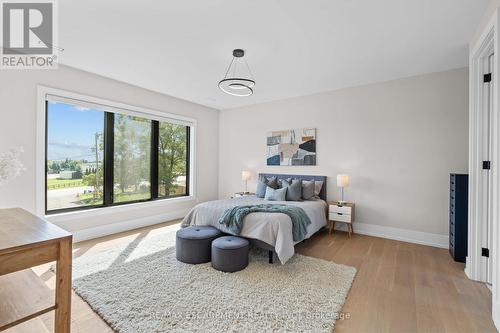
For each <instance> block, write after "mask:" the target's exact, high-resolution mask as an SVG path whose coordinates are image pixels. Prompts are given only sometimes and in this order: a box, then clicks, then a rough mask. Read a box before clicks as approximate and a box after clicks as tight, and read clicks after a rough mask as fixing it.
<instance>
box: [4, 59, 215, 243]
mask: <svg viewBox="0 0 500 333" xmlns="http://www.w3.org/2000/svg"><path fill="white" fill-rule="evenodd" d="M39 84H40V85H44V86H49V87H53V88H59V89H64V90H69V91H73V92H76V93H80V94H84V95H89V96H95V97H100V98H104V99H108V100H112V101H117V102H122V103H127V104H131V105H135V106H141V107H145V108H150V109H154V110H158V111H165V112H169V113H173V114H179V115H183V116H187V117H191V118H195V119H196V120H197V130H196V131H197V132H196V153H197V155H196V162H197V184H196V186H197V201H206V200H212V199H216V198H217V184H218V137H217V135H216V134H215V133H217V132H218V128H219V123H218V121H219V112H218V111H217V110H214V109H210V108H207V107H204V106H201V105H197V104H194V103H190V102H187V101H183V100H180V99H177V98H173V97H170V96H166V95H163V94H159V93H155V92H152V91H149V90H146V89H142V88H138V87H136V86H133V85H129V84H126V83H123V82H118V81H115V80H112V79H108V78H105V77H102V76H98V75H95V74H91V73H88V72H84V71H81V70H77V69H74V68H70V67H66V66H60V67H59V69H58V70H28V71H21V70H4V71H1V74H0V114H1V121H0V153H1V152H3V151H5V150H6V149H8V148H9V147H18V146H22V147H23V148H24V150H25V152H24V154H23V155H22V158H21V159H22V162H23V164H24V166H25V167H26V170H25V171H24V172H23V174H22V175H21V176H20V177H19V178H16V179H15V180H10V181H8V182H7V183H5V184H1V185H0V208H7V207H22V208H25V209H27V210H29V211H31V212H34V211H35V140H36V130H35V129H36V93H37V85H39ZM195 203H196V201H190V202H182V203H179V202H176V201H172V202H167V201H165V202H162V203H161V204H158V205H155V206H154V207H153V208H151V207H148V208H147V209H144V208H143V207H141V205H136V206H133V207H129V208H127V209H123V208H122V207H114V208H113V212H112V213H109V214H105V215H102V214H88V215H87V216H79V217H74V218H71V219H69V220H68V219H67V217H65V218H60V217H59V218H58V217H50V218H49V220H52V221H54V222H55V223H56V224H59V225H60V226H62V227H64V228H65V229H67V230H69V231H73V232H74V231H78V237H77V238H80V239H81V238H89V237H94V236H97V235H100V234H105V233H113V232H116V231H120V230H124V229H128V228H133V227H138V226H142V225H147V224H153V223H159V222H163V221H166V220H170V219H174V218H179V217H182V216H184V214H185V213H186V212H187V210H188V209H189V208H190V207H191V206H193V205H194V204H195Z"/></svg>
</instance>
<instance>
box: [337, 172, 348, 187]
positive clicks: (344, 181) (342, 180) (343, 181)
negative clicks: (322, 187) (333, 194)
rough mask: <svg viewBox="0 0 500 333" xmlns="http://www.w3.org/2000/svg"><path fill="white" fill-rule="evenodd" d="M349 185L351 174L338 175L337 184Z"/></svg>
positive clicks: (339, 185) (340, 185) (341, 185)
mask: <svg viewBox="0 0 500 333" xmlns="http://www.w3.org/2000/svg"><path fill="white" fill-rule="evenodd" d="M348 185H349V175H345V174H343V175H337V186H338V187H346V186H348Z"/></svg>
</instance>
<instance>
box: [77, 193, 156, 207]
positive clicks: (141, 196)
mask: <svg viewBox="0 0 500 333" xmlns="http://www.w3.org/2000/svg"><path fill="white" fill-rule="evenodd" d="M149 198H151V195H150V194H149V192H146V193H115V195H114V202H126V201H137V200H147V199H149ZM80 201H82V202H83V203H84V204H85V205H98V204H102V198H94V197H93V194H92V193H87V194H80Z"/></svg>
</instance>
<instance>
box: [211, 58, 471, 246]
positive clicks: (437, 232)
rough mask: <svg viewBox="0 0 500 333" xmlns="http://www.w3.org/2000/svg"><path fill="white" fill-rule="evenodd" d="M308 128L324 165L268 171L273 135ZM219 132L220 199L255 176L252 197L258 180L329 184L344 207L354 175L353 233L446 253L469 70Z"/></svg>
mask: <svg viewBox="0 0 500 333" xmlns="http://www.w3.org/2000/svg"><path fill="white" fill-rule="evenodd" d="M257 89H258V88H257ZM257 93H258V91H257ZM300 127H316V128H317V165H316V166H309V167H306V166H303V167H298V166H295V167H282V166H274V167H268V166H266V132H268V131H272V130H282V129H290V128H300ZM219 128H220V134H219V135H220V145H219V151H220V161H219V165H220V170H219V197H220V198H226V197H229V196H230V195H231V194H232V193H233V192H236V191H241V190H242V189H243V186H244V185H243V182H242V181H241V171H242V170H246V169H248V170H251V171H252V173H253V179H252V181H251V182H250V183H249V189H250V190H251V191H254V190H255V188H256V174H257V173H258V172H274V173H297V174H314V175H326V176H328V177H329V181H328V198H329V199H330V200H333V199H339V196H340V191H339V189H338V188H337V187H336V184H335V176H336V174H338V173H348V174H349V175H350V177H351V185H350V186H349V187H348V188H346V192H345V193H346V198H347V200H352V201H354V202H355V203H356V224H355V225H354V228H355V230H356V228H357V229H358V231H360V232H363V233H366V234H373V235H378V236H387V237H389V238H396V239H402V240H410V241H415V242H419V243H425V244H431V245H438V246H443V247H445V246H446V245H447V234H448V205H449V202H448V195H449V194H448V193H449V192H448V182H449V173H450V172H458V173H466V172H467V169H468V164H467V163H468V162H467V160H468V69H466V68H463V69H457V70H451V71H446V72H440V73H434V74H428V75H422V76H416V77H411V78H405V79H400V80H394V81H389V82H383V83H377V84H371V85H366V86H361V87H355V88H348V89H343V90H338V91H331V92H326V93H321V94H316V95H311V96H304V97H297V98H291V99H287V100H282V101H276V102H270V103H265V104H260V105H255V106H249V107H243V108H238V109H232V110H225V111H221V113H220V124H219Z"/></svg>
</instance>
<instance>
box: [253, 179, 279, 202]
mask: <svg viewBox="0 0 500 333" xmlns="http://www.w3.org/2000/svg"><path fill="white" fill-rule="evenodd" d="M267 186H269V187H271V188H273V189H276V188H278V181H277V180H276V177H271V178H269V179H268V178H266V177H261V178H260V179H259V181H258V182H257V191H255V196H257V197H258V198H264V196H265V195H266V187H267Z"/></svg>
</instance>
